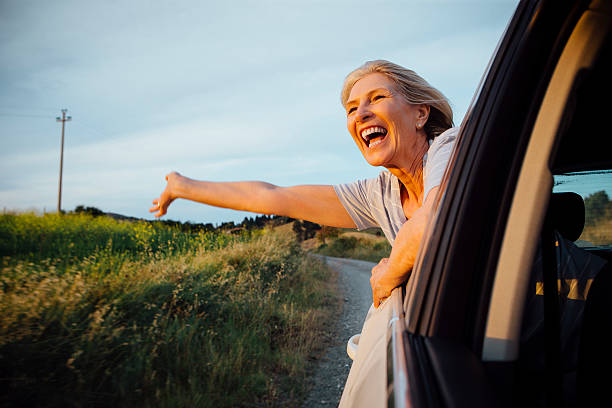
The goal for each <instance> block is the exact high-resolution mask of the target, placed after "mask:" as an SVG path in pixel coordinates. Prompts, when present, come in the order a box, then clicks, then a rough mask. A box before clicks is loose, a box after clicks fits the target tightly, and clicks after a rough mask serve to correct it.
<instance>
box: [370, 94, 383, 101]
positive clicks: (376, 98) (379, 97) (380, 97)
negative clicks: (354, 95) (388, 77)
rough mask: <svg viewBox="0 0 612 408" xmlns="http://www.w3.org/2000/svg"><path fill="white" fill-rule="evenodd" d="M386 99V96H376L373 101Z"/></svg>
mask: <svg viewBox="0 0 612 408" xmlns="http://www.w3.org/2000/svg"><path fill="white" fill-rule="evenodd" d="M384 97H385V95H374V97H373V98H372V100H373V101H377V100H379V99H382V98H384Z"/></svg>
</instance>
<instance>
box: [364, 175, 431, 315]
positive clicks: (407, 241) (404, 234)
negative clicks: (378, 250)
mask: <svg viewBox="0 0 612 408" xmlns="http://www.w3.org/2000/svg"><path fill="white" fill-rule="evenodd" d="M438 190H439V187H434V188H432V189H431V191H430V192H429V193H428V194H427V198H426V199H425V203H423V205H422V206H421V208H419V209H418V210H416V211H415V212H414V214H413V215H412V217H411V218H410V219H409V220H408V221H406V222H405V223H404V225H402V227H401V228H400V230H399V231H398V233H397V236H396V237H395V242H394V243H393V247H392V249H391V255H390V256H389V258H383V259H382V260H381V261H380V262H379V263H378V265H376V266H375V267H374V268H372V276H371V278H370V284H371V285H372V297H373V302H374V306H375V307H378V305H379V304H380V302H382V301H383V300H384V299H385V298H387V297H389V296H390V295H391V291H392V290H393V289H394V288H396V287H398V286H399V285H401V284H402V283H404V282H406V281H407V280H408V278H409V277H410V273H411V272H412V267H413V266H414V262H415V260H416V256H417V252H418V251H419V246H420V245H421V241H422V238H423V233H424V232H425V227H426V226H427V222H428V221H429V219H430V217H431V215H432V214H433V211H434V206H435V202H436V196H437V194H438Z"/></svg>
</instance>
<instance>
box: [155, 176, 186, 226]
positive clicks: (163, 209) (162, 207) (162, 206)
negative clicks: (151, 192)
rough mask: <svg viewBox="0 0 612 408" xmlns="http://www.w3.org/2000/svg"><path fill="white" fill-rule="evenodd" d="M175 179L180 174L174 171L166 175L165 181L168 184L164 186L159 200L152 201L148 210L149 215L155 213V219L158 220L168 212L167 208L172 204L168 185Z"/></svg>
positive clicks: (172, 199)
mask: <svg viewBox="0 0 612 408" xmlns="http://www.w3.org/2000/svg"><path fill="white" fill-rule="evenodd" d="M176 177H180V174H179V173H177V172H175V171H173V172H172V173H168V174H166V177H165V179H166V181H167V182H168V183H167V184H166V188H165V189H164V191H163V192H162V193H161V195H160V196H159V198H156V199H155V200H153V207H151V208H149V212H151V213H155V212H156V214H155V217H156V218H159V217H161V216H162V215H165V214H166V213H167V211H168V206H170V204H172V201H174V198H173V196H172V195H171V190H170V184H171V183H172V181H173V179H175V178H176Z"/></svg>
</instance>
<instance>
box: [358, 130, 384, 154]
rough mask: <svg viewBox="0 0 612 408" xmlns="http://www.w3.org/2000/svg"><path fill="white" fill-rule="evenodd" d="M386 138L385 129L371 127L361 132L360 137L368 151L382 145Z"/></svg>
mask: <svg viewBox="0 0 612 408" xmlns="http://www.w3.org/2000/svg"><path fill="white" fill-rule="evenodd" d="M386 136H387V129H385V128H383V127H381V126H372V127H369V128H366V129H364V130H362V131H361V137H362V138H363V140H364V141H365V144H366V146H368V147H369V148H370V149H371V148H373V147H374V146H376V145H379V144H381V143H382V141H383V140H384V139H385V137H386Z"/></svg>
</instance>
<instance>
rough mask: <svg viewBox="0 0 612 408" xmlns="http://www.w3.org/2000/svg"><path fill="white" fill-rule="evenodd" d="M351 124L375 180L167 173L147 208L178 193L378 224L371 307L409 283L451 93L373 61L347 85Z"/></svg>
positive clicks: (334, 221)
mask: <svg viewBox="0 0 612 408" xmlns="http://www.w3.org/2000/svg"><path fill="white" fill-rule="evenodd" d="M342 105H343V106H344V107H345V109H346V115H347V127H348V130H349V133H350V134H351V136H352V137H353V140H354V141H355V143H356V144H357V147H358V148H359V150H361V153H362V154H363V156H364V157H365V159H366V161H367V162H368V163H369V164H371V165H372V166H383V167H385V168H387V170H388V171H383V172H381V173H380V175H379V176H378V177H377V178H373V179H367V180H359V181H356V182H353V183H349V184H341V185H335V186H331V185H301V186H292V187H278V186H275V185H272V184H268V183H263V182H258V181H243V182H223V183H216V182H210V181H197V180H193V179H189V178H187V177H183V176H181V175H180V174H178V173H176V172H175V173H171V174H169V175H167V176H166V180H167V181H168V183H167V186H166V189H165V190H164V191H163V192H162V194H161V196H160V197H159V198H157V199H155V200H153V204H154V205H155V206H154V207H152V208H151V209H150V211H151V212H156V216H157V217H160V216H162V215H164V214H166V211H167V209H168V206H169V205H170V203H172V201H174V200H175V199H177V198H184V199H188V200H192V201H197V202H200V203H204V204H209V205H213V206H217V207H224V208H232V209H236V210H243V211H251V212H255V213H262V214H276V215H283V216H288V217H292V218H297V219H303V220H308V221H312V222H316V223H319V224H323V225H329V226H333V227H341V228H358V229H365V228H369V227H374V226H378V227H381V228H382V230H383V232H384V234H385V236H386V237H387V239H388V240H389V242H391V244H392V250H391V255H390V257H389V258H384V259H382V260H381V261H380V262H379V263H378V265H376V266H375V267H374V268H373V269H372V277H371V279H370V282H371V284H372V293H373V301H374V306H376V307H378V305H379V304H380V302H381V301H382V300H383V299H385V298H386V297H388V296H389V295H390V294H391V291H392V290H393V289H394V288H395V287H397V286H399V285H401V284H402V283H403V282H405V281H406V280H407V279H408V277H409V275H410V271H411V268H412V266H413V265H414V262H415V258H416V254H417V251H418V248H419V245H420V242H421V237H422V235H423V231H424V228H425V225H426V223H427V220H428V219H429V217H430V216H431V214H432V212H433V207H434V204H435V196H436V194H437V192H438V189H439V185H440V181H441V179H442V176H443V173H444V170H445V168H446V165H447V163H448V159H449V157H450V154H451V151H452V148H453V145H454V141H455V138H456V133H457V132H456V129H454V128H451V127H452V125H453V116H452V115H453V114H452V110H451V108H450V106H449V104H448V101H447V100H446V98H445V97H444V96H443V95H442V94H441V93H440V92H439V91H437V90H436V89H435V88H433V87H432V86H431V85H429V84H428V83H427V82H426V81H425V80H424V79H423V78H421V77H420V76H418V75H417V74H416V73H414V72H413V71H411V70H408V69H405V68H403V67H401V66H399V65H396V64H393V63H391V62H388V61H382V60H379V61H369V62H367V63H365V64H364V65H363V66H361V67H359V68H357V69H356V70H355V71H353V72H351V73H350V74H349V75H348V76H347V77H346V79H345V81H344V86H343V88H342Z"/></svg>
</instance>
